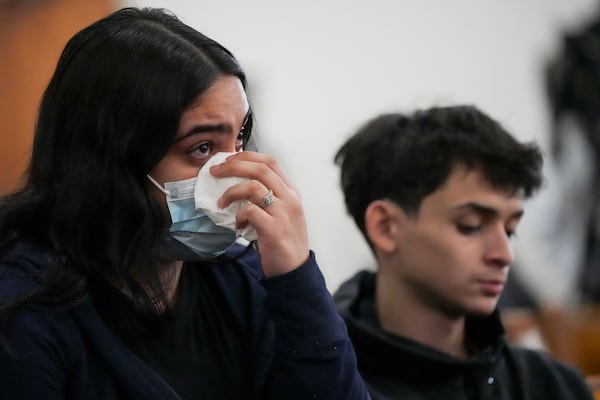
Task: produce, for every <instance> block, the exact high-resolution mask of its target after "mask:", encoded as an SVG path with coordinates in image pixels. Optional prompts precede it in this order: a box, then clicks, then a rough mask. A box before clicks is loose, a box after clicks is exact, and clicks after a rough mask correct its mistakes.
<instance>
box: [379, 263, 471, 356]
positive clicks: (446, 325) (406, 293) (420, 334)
mask: <svg viewBox="0 0 600 400" xmlns="http://www.w3.org/2000/svg"><path fill="white" fill-rule="evenodd" d="M411 290H412V289H411V288H409V287H406V286H403V285H402V284H399V283H398V282H397V281H396V280H395V279H390V278H389V277H384V276H383V275H382V274H378V277H377V290H376V293H375V307H376V309H377V315H378V318H379V323H380V325H381V327H382V329H383V330H384V331H385V332H388V333H391V334H394V335H397V336H402V337H405V338H408V339H411V340H414V341H415V342H418V343H421V344H423V345H426V346H429V347H431V348H434V349H436V350H438V351H440V352H442V353H446V354H448V355H451V356H453V357H456V358H461V359H464V358H466V357H467V356H468V353H467V351H466V348H465V343H464V342H465V340H464V338H465V317H464V316H450V315H448V313H444V312H442V311H441V310H435V309H434V308H432V307H429V306H428V305H427V304H424V303H423V302H420V301H419V300H418V298H417V297H416V296H415V295H414V294H413V293H411Z"/></svg>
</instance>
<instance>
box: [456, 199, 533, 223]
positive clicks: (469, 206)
mask: <svg viewBox="0 0 600 400" xmlns="http://www.w3.org/2000/svg"><path fill="white" fill-rule="evenodd" d="M450 210H451V211H461V210H470V211H475V212H476V213H478V214H482V215H485V216H488V217H494V216H496V215H498V210H496V209H495V208H493V207H488V206H484V205H483V204H480V203H476V202H473V201H471V202H468V203H464V204H460V205H458V206H456V207H452V208H451V209H450ZM523 213H524V210H522V209H521V210H519V211H517V212H515V213H514V214H512V215H511V216H510V218H511V219H512V218H521V217H522V216H523Z"/></svg>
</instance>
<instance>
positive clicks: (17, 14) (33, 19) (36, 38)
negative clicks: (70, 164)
mask: <svg viewBox="0 0 600 400" xmlns="http://www.w3.org/2000/svg"><path fill="white" fill-rule="evenodd" d="M115 9H116V6H115V4H114V1H113V0H85V1H81V0H12V1H11V0H4V1H0V194H4V193H7V192H8V191H11V190H12V189H14V188H15V187H16V186H17V185H18V183H19V181H20V177H21V175H22V173H23V171H24V170H25V168H26V166H27V160H28V156H29V149H30V146H31V139H32V135H33V128H34V124H35V118H36V114H37V108H38V104H39V100H40V97H41V95H42V92H43V90H44V88H45V86H46V85H47V83H48V80H49V79H50V76H51V75H52V72H53V70H54V67H55V66H56V62H57V60H58V57H59V56H60V52H61V51H62V49H63V47H64V45H65V43H66V42H67V40H68V39H69V38H70V37H71V36H72V35H73V34H74V33H75V32H77V31H78V30H80V29H81V28H83V27H85V26H86V25H89V24H90V23H91V22H93V21H95V20H97V19H99V18H101V17H103V16H105V15H107V14H108V13H110V12H111V11H113V10H115Z"/></svg>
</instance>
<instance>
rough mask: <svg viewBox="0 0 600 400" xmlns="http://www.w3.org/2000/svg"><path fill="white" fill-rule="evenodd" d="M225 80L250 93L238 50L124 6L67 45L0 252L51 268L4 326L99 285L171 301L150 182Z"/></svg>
mask: <svg viewBox="0 0 600 400" xmlns="http://www.w3.org/2000/svg"><path fill="white" fill-rule="evenodd" d="M223 75H230V76H236V77H238V78H239V79H240V80H241V82H242V84H243V86H244V88H245V87H246V78H245V75H244V73H243V71H242V69H241V67H240V65H239V64H238V62H237V61H236V59H235V58H234V56H233V55H232V54H231V53H230V52H229V51H228V50H227V49H225V48H224V47H223V46H221V45H220V44H219V43H217V42H215V41H213V40H212V39H210V38H208V37H206V36H204V35H203V34H201V33H199V32H197V31H196V30H194V29H192V28H191V27H189V26H187V25H185V24H184V23H182V22H181V21H180V20H179V19H178V18H177V17H175V16H174V15H172V14H171V13H169V12H168V11H166V10H162V9H150V8H145V9H136V8H124V9H122V10H119V11H117V12H115V13H113V14H111V15H109V16H107V17H105V18H103V19H101V20H99V21H97V22H96V23H94V24H92V25H90V26H89V27H87V28H85V29H83V30H82V31H80V32H79V33H77V34H76V35H75V36H74V37H73V38H72V39H71V40H70V41H69V42H68V43H67V45H66V47H65V49H64V51H63V53H62V55H61V57H60V59H59V62H58V65H57V67H56V71H55V72H54V75H53V77H52V79H51V80H50V83H49V85H48V87H47V89H46V91H45V93H44V95H43V98H42V101H41V105H40V109H39V116H38V120H37V125H36V129H35V137H34V142H33V149H32V155H31V161H30V165H29V168H28V170H27V173H26V180H25V183H24V185H23V187H22V188H20V189H19V190H17V191H16V192H14V193H13V194H10V195H8V196H5V197H4V198H2V199H1V200H0V253H4V252H6V251H8V250H9V249H11V248H13V247H14V246H16V245H18V244H20V243H24V242H26V243H31V244H33V245H35V246H37V247H39V248H40V249H43V250H44V251H47V252H48V258H49V263H50V267H49V268H48V269H47V270H46V271H45V273H44V274H43V276H41V277H40V278H39V279H40V283H39V285H38V286H37V288H36V289H34V290H33V291H32V292H30V293H26V294H25V295H24V296H23V297H22V298H20V299H16V300H13V301H12V303H9V304H7V305H5V306H4V307H3V308H2V309H1V310H0V318H2V317H6V316H7V315H8V314H9V313H10V312H12V310H14V309H16V308H18V307H22V306H23V305H25V304H29V303H32V302H37V303H46V304H54V305H59V306H60V307H66V308H69V307H70V306H73V305H74V304H76V303H77V302H79V301H80V300H81V299H82V298H83V297H84V296H85V292H86V283H87V281H88V279H90V278H98V277H103V278H105V279H109V280H111V281H113V282H116V284H117V285H118V286H119V287H122V288H124V289H125V290H126V291H127V292H129V293H130V294H131V296H132V298H133V300H134V302H135V303H136V305H137V307H138V308H139V309H140V310H142V311H143V310H146V311H149V312H152V311H156V303H155V302H156V299H154V300H150V299H149V297H148V296H147V294H146V293H145V290H144V289H142V288H141V285H140V282H141V283H143V286H144V288H145V289H146V290H148V288H150V292H151V293H153V294H159V299H160V293H161V287H160V282H159V279H158V276H159V273H158V272H159V271H158V269H159V255H158V248H159V246H158V244H159V241H160V236H161V232H162V230H163V229H164V226H165V224H166V221H165V220H164V216H163V213H162V212H161V209H160V206H159V205H158V204H157V203H156V201H155V200H153V197H152V196H151V195H150V192H149V189H148V181H147V178H146V175H147V174H148V172H149V171H150V169H151V168H152V167H153V166H154V165H156V164H157V163H158V162H159V161H160V160H161V159H162V157H163V156H164V155H165V154H166V153H167V151H168V149H169V147H170V146H171V144H172V142H173V138H174V136H175V133H176V131H177V127H178V124H179V119H180V116H181V114H182V112H183V111H184V110H185V109H186V108H187V107H189V106H190V105H191V104H193V102H194V100H195V99H197V97H198V96H199V95H200V94H202V93H203V92H204V91H205V90H206V89H207V88H209V87H210V86H211V85H212V84H213V83H214V81H215V80H216V79H217V78H219V77H220V76H223ZM250 130H251V129H248V128H247V129H246V132H245V133H246V135H248V136H247V137H246V138H245V142H246V143H247V141H248V139H249V135H250ZM134 277H135V279H134ZM162 301H164V298H163V299H162Z"/></svg>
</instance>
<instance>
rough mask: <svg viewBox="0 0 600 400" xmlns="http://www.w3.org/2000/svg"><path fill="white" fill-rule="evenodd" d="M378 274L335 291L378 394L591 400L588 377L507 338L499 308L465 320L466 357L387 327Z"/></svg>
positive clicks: (382, 397)
mask: <svg viewBox="0 0 600 400" xmlns="http://www.w3.org/2000/svg"><path fill="white" fill-rule="evenodd" d="M375 281H376V280H375V273H374V272H369V271H361V272H359V273H357V274H356V275H355V276H354V277H352V278H351V279H350V280H349V281H347V282H345V283H344V284H343V285H342V286H341V287H340V289H339V290H338V291H337V292H336V293H335V296H334V299H335V301H336V304H337V308H338V312H339V313H340V315H341V316H342V318H344V320H345V321H346V324H347V326H348V333H349V335H350V338H351V340H352V342H353V344H354V348H355V351H356V354H357V357H358V364H359V370H360V372H361V373H362V375H363V378H364V379H365V380H366V382H367V384H368V386H369V390H370V391H371V396H372V397H373V399H374V400H391V399H398V400H400V399H402V400H435V399H440V400H441V399H444V400H451V399H465V400H467V399H468V400H471V399H486V400H487V399H494V400H496V399H498V400H509V399H510V400H542V399H543V400H552V399H561V400H579V399H582V400H592V399H593V397H592V394H591V393H590V391H589V389H588V387H587V385H586V383H585V381H584V379H583V377H582V375H581V374H580V373H579V371H577V370H576V369H574V368H572V367H569V366H567V365H565V364H562V363H560V362H557V361H556V360H553V359H552V358H551V357H550V356H549V355H548V354H545V353H542V352H537V351H533V350H528V349H523V348H515V347H512V346H508V345H507V343H506V339H505V335H504V328H503V326H502V323H501V322H500V318H499V314H498V312H494V313H493V314H492V315H491V316H489V317H482V318H467V321H466V327H465V334H466V338H467V343H468V345H469V347H470V348H471V347H472V348H474V349H477V350H476V351H474V355H472V356H471V357H470V358H468V359H466V360H462V359H457V358H454V357H452V356H450V355H447V354H444V353H441V352H439V351H437V350H435V349H433V348H431V347H428V346H425V345H422V344H420V343H418V342H415V341H413V340H410V339H407V338H404V337H400V336H395V335H392V334H388V333H386V332H384V331H383V330H382V329H381V327H380V326H379V322H378V319H377V314H376V310H375V306H374V293H375Z"/></svg>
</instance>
